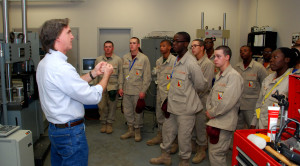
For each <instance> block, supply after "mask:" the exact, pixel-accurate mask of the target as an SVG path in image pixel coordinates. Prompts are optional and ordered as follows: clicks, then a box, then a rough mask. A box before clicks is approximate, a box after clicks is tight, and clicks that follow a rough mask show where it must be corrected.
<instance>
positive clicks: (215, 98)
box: [206, 65, 243, 131]
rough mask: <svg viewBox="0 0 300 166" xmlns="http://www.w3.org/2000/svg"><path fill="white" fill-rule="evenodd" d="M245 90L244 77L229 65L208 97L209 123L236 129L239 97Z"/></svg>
mask: <svg viewBox="0 0 300 166" xmlns="http://www.w3.org/2000/svg"><path fill="white" fill-rule="evenodd" d="M242 92H243V78H242V77H241V75H240V74H239V73H238V72H237V71H236V70H234V69H233V68H232V66H231V65H229V66H228V67H227V68H226V69H225V71H224V72H223V73H222V74H221V75H220V72H219V73H218V74H217V75H216V81H215V84H214V86H213V87H212V90H211V92H210V94H209V96H208V98H207V103H206V108H207V111H208V113H209V115H210V116H211V117H215V118H214V119H210V120H209V121H208V122H207V125H209V126H212V127H216V128H219V129H223V130H229V131H234V130H235V129H236V125H237V120H238V110H239V106H240V102H239V99H240V97H241V95H242Z"/></svg>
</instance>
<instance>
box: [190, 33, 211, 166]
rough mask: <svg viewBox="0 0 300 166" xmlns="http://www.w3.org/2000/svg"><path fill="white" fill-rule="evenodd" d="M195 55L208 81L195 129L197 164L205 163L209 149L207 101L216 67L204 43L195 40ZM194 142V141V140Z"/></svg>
mask: <svg viewBox="0 0 300 166" xmlns="http://www.w3.org/2000/svg"><path fill="white" fill-rule="evenodd" d="M190 48H191V49H192V53H193V55H194V56H195V57H196V59H197V64H198V65H199V66H200V67H201V70H202V72H203V75H204V77H205V78H206V80H207V88H206V89H205V90H203V91H198V95H199V98H200V100H201V102H202V104H203V109H202V110H201V111H200V112H198V113H197V114H196V123H195V127H194V133H195V134H196V143H195V144H196V155H195V156H194V158H193V159H192V162H193V163H195V164H197V163H200V162H201V161H203V160H204V159H205V157H206V149H207V136H206V122H207V118H206V115H205V111H206V100H207V96H208V95H209V92H210V90H211V87H212V80H213V78H214V76H215V74H214V68H215V65H214V64H213V63H212V62H211V61H210V60H209V59H208V57H207V55H206V54H204V41H203V40H200V39H195V40H193V41H192V45H191V47H190ZM192 141H193V140H192Z"/></svg>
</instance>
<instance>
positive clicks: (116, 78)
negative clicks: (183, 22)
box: [37, 19, 300, 166]
mask: <svg viewBox="0 0 300 166" xmlns="http://www.w3.org/2000/svg"><path fill="white" fill-rule="evenodd" d="M68 24H69V19H52V20H48V21H46V22H45V23H44V24H43V26H42V28H41V33H40V39H41V43H42V46H43V48H44V50H45V52H46V53H47V54H46V55H45V57H44V59H42V60H41V61H40V63H39V65H38V68H37V84H38V88H39V95H40V101H41V106H42V109H43V111H44V113H45V116H46V118H47V120H48V121H49V129H48V132H49V138H50V141H51V164H52V165H87V164H88V146H87V140H86V136H85V132H84V119H83V117H84V108H83V104H96V103H97V104H98V103H99V109H100V115H101V117H100V120H101V124H102V125H101V129H100V131H101V132H103V133H108V134H109V133H112V132H113V127H112V124H113V122H114V120H115V116H114V114H115V110H116V100H117V96H118V95H120V96H122V97H123V101H122V108H123V109H122V110H123V112H124V116H125V118H126V121H127V123H126V124H127V125H128V131H127V132H125V133H124V134H123V135H121V137H120V138H121V139H128V138H131V137H134V139H135V141H136V142H139V141H141V140H142V136H141V130H140V129H141V128H142V127H143V115H142V113H141V112H140V110H139V109H138V108H139V107H140V103H142V100H143V99H144V98H145V95H146V91H147V89H148V87H149V85H150V82H151V72H150V62H149V59H148V57H147V56H146V55H144V54H143V53H142V52H141V51H140V50H139V47H140V40H139V39H138V38H136V37H133V38H131V39H130V44H129V47H130V52H129V53H128V54H126V55H124V56H123V59H121V58H120V57H118V56H117V55H115V54H114V53H113V49H114V45H113V43H112V42H110V41H107V42H105V43H104V52H105V55H103V56H100V57H98V58H97V61H96V65H95V68H94V69H93V70H92V71H91V72H89V73H87V74H85V75H82V76H79V75H78V73H77V72H76V70H75V68H74V67H73V66H72V65H70V64H69V63H67V61H66V60H67V56H66V52H67V51H68V50H70V49H72V40H73V39H74V36H73V35H72V33H71V30H70V27H69V25H68ZM190 42H191V39H190V35H189V34H188V33H186V32H178V33H176V34H175V36H174V38H173V41H172V43H171V42H170V41H168V40H163V41H162V42H161V43H160V50H161V53H162V55H163V56H162V57H161V58H159V59H158V60H157V62H156V73H157V79H158V80H157V82H158V85H157V106H156V114H157V121H158V134H157V136H156V137H155V138H153V139H151V140H149V141H147V144H148V145H154V144H159V143H160V148H161V151H162V153H161V155H160V156H159V157H157V158H152V159H150V163H151V164H165V165H171V162H172V161H171V157H170V153H171V150H172V147H176V144H178V146H179V156H180V163H179V165H180V166H186V165H189V160H190V157H191V153H192V146H191V142H193V141H192V140H195V142H196V144H197V148H196V149H197V150H196V152H197V153H196V155H195V156H194V158H193V160H192V162H194V163H199V162H201V161H202V160H203V159H204V158H205V157H206V153H205V151H206V149H207V147H208V154H209V160H210V164H211V165H212V166H215V165H226V154H227V152H228V149H229V146H230V144H231V140H232V136H233V132H234V131H235V130H236V128H237V124H238V120H239V119H240V121H241V124H242V123H243V120H242V119H246V122H247V125H248V127H250V128H255V127H257V128H266V123H267V119H266V117H267V114H266V112H267V106H269V105H273V104H274V105H276V103H277V101H276V100H274V99H273V98H272V97H271V95H270V94H273V93H274V92H275V90H278V91H279V93H280V94H284V95H286V96H287V95H288V75H289V74H300V71H299V68H297V67H295V65H296V63H298V62H299V50H297V49H299V45H295V46H294V47H295V48H296V49H289V48H279V49H277V50H274V51H273V52H272V54H271V58H270V60H269V63H270V65H269V66H270V68H271V70H272V71H273V73H271V74H269V75H268V76H267V72H266V70H265V69H264V68H263V66H262V65H261V64H259V63H257V62H255V61H254V60H253V59H252V52H251V48H250V47H248V46H242V47H241V50H240V55H241V58H242V59H243V62H241V63H240V64H237V65H236V66H235V67H232V66H231V65H230V59H231V56H232V53H231V49H230V48H229V47H228V46H219V47H217V48H216V49H214V48H213V41H212V39H205V41H202V40H199V39H195V40H193V41H192V44H191V47H190V48H191V52H192V54H191V52H190V51H189V50H188V46H189V44H190ZM171 45H172V47H173V50H174V51H175V52H176V53H177V56H176V57H175V56H173V55H172V54H171V53H170V49H171ZM209 59H212V60H213V63H212V60H209ZM264 60H265V62H264V63H268V60H267V59H266V58H265V59H264ZM298 64H299V63H298ZM265 66H267V65H265ZM94 79H97V81H96V82H97V83H96V84H95V85H94V86H89V84H88V83H89V82H91V81H92V80H94ZM256 100H257V101H256ZM100 101H101V102H100ZM254 104H256V106H255V107H253V105H254ZM249 108H250V109H249ZM254 109H256V111H254ZM251 114H252V116H251ZM258 117H259V118H258ZM250 121H251V123H250ZM239 124H240V123H239ZM241 126H242V127H241V128H243V127H244V125H243V124H242V125H241Z"/></svg>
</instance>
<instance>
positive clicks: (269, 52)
mask: <svg viewBox="0 0 300 166" xmlns="http://www.w3.org/2000/svg"><path fill="white" fill-rule="evenodd" d="M261 53H262V54H272V51H262V52H261Z"/></svg>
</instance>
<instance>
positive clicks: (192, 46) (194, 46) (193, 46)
mask: <svg viewBox="0 0 300 166" xmlns="http://www.w3.org/2000/svg"><path fill="white" fill-rule="evenodd" d="M197 46H200V45H196V44H195V45H191V47H190V49H192V48H196V47H197Z"/></svg>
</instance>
